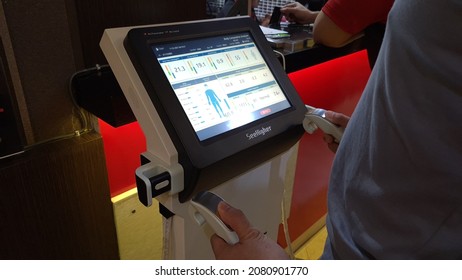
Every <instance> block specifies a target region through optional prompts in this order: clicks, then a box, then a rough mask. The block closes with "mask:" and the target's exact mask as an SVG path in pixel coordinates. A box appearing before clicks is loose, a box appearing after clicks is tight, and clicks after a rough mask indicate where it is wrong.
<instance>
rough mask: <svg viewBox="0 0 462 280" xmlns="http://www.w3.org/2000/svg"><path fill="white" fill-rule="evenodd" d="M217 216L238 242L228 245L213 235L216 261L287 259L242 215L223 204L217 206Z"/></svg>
mask: <svg viewBox="0 0 462 280" xmlns="http://www.w3.org/2000/svg"><path fill="white" fill-rule="evenodd" d="M218 215H219V216H220V218H221V219H222V221H223V222H224V223H225V224H227V225H228V226H229V227H231V228H232V229H233V230H234V231H235V232H236V234H237V236H238V237H239V242H238V243H236V244H235V245H229V244H228V243H226V241H224V240H223V239H221V238H220V237H219V236H218V235H216V234H214V235H212V237H211V238H210V243H211V244H212V249H213V253H214V254H215V258H216V259H217V260H265V259H266V260H278V259H289V257H288V255H287V254H286V253H285V251H284V250H283V249H282V248H281V247H280V246H279V245H278V244H277V243H276V242H275V241H273V240H271V239H270V238H269V237H267V236H266V235H265V234H263V233H262V232H260V231H259V230H258V229H256V228H255V227H253V226H252V225H251V224H250V222H249V221H248V220H247V218H246V216H245V215H244V213H243V212H242V211H241V210H239V209H236V208H233V207H231V206H230V205H228V204H227V203H225V202H220V204H218Z"/></svg>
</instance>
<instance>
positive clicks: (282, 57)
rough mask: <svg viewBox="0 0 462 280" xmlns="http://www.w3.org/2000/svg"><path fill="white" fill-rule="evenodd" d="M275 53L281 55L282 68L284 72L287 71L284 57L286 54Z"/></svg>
mask: <svg viewBox="0 0 462 280" xmlns="http://www.w3.org/2000/svg"><path fill="white" fill-rule="evenodd" d="M273 52H275V53H277V54H279V55H280V56H281V59H282V68H284V71H286V57H285V56H284V54H282V52H280V51H277V50H273Z"/></svg>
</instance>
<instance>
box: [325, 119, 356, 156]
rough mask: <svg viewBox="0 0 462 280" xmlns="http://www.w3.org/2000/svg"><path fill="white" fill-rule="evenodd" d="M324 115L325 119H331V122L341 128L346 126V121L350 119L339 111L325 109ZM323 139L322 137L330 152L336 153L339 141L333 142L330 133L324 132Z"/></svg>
mask: <svg viewBox="0 0 462 280" xmlns="http://www.w3.org/2000/svg"><path fill="white" fill-rule="evenodd" d="M325 117H326V119H327V120H329V121H331V122H332V123H333V124H336V125H338V126H340V127H343V128H346V126H347V125H348V122H349V121H350V117H348V116H346V115H344V114H341V113H337V112H333V111H326V114H325ZM323 139H324V142H326V143H327V147H329V149H330V150H331V151H332V152H334V153H336V152H337V149H338V144H339V143H337V142H335V139H334V137H333V136H332V135H330V134H324V136H323Z"/></svg>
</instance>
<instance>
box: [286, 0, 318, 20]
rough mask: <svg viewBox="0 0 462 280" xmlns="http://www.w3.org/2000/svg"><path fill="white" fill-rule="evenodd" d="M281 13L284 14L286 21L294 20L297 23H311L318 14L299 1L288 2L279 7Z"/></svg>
mask: <svg viewBox="0 0 462 280" xmlns="http://www.w3.org/2000/svg"><path fill="white" fill-rule="evenodd" d="M281 13H282V14H283V15H284V16H285V18H286V19H287V21H288V22H296V23H299V24H308V23H313V22H314V20H315V19H316V16H317V15H318V12H313V11H311V10H309V9H307V8H305V6H303V5H302V4H300V3H299V2H293V3H289V4H287V5H285V6H283V7H281Z"/></svg>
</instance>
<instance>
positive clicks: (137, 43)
mask: <svg viewBox="0 0 462 280" xmlns="http://www.w3.org/2000/svg"><path fill="white" fill-rule="evenodd" d="M240 32H249V34H250V36H251V37H252V38H253V40H254V43H255V45H256V47H257V48H258V50H259V51H260V54H261V56H262V57H263V59H264V60H265V62H266V64H267V65H268V68H269V69H270V70H271V72H272V74H273V76H274V78H275V80H276V81H277V83H278V84H279V86H280V87H281V89H282V90H283V92H284V94H285V96H286V99H287V101H288V102H289V103H290V105H291V107H289V108H287V109H284V110H282V111H280V112H277V113H274V114H272V115H269V116H267V117H264V118H262V119H259V120H256V121H254V122H251V123H249V124H246V125H243V126H241V127H238V128H235V129H233V130H230V131H228V132H225V133H222V134H219V135H217V136H214V137H211V138H208V139H205V140H203V141H200V140H199V138H198V137H197V134H196V131H195V130H194V128H193V126H192V124H191V123H190V121H189V119H188V117H187V115H186V113H185V112H184V110H183V107H182V106H181V104H180V101H179V100H178V98H177V96H176V94H175V92H174V90H173V89H172V87H171V85H170V82H169V81H168V79H167V77H166V76H165V74H164V71H163V70H162V68H161V66H160V64H159V62H158V60H157V57H156V56H155V54H154V52H153V51H152V49H151V48H152V46H153V44H155V43H160V44H165V43H169V42H173V41H179V40H189V39H197V38H200V37H213V36H220V35H227V34H235V33H240ZM125 47H126V49H127V52H128V53H129V55H130V58H131V60H132V62H133V64H134V66H135V68H136V70H137V72H138V74H139V75H140V78H141V80H142V82H143V84H144V86H145V87H146V90H147V92H148V94H149V96H150V98H151V100H152V102H153V104H154V106H155V108H156V110H157V111H158V113H159V115H160V117H161V118H162V121H163V123H164V125H165V127H166V130H167V131H168V133H169V136H170V138H171V139H172V141H173V143H174V144H175V146H176V147H177V149H178V150H179V154H181V153H184V154H185V156H187V157H188V158H189V160H190V162H191V163H192V164H193V165H194V166H196V167H197V168H203V167H206V166H208V165H210V164H212V163H214V162H216V161H218V160H221V159H224V158H226V157H229V156H231V155H233V154H235V153H237V152H240V151H243V150H245V149H248V148H250V147H252V146H253V145H256V144H258V143H260V142H262V141H265V140H266V139H268V138H270V137H272V136H274V135H277V134H280V133H283V132H284V131H285V130H287V129H289V128H291V127H293V126H296V125H300V124H301V122H302V120H303V116H304V111H303V112H301V111H302V110H303V109H302V108H304V105H303V103H302V102H301V100H300V98H299V96H298V94H297V93H296V91H295V89H294V88H293V85H292V83H291V82H290V80H289V79H288V77H287V75H286V73H285V72H284V70H283V69H282V67H281V64H280V62H279V61H278V60H277V58H276V56H275V54H274V53H273V51H272V49H271V48H270V46H269V44H268V43H267V41H266V38H265V37H264V35H263V33H262V32H261V30H260V28H259V26H258V25H257V24H256V23H255V22H254V21H253V20H252V19H250V18H248V17H236V18H226V19H217V20H207V21H199V22H192V23H178V24H167V25H158V26H153V27H141V28H134V29H131V30H130V31H129V32H128V34H127V37H126V39H125ZM281 116H283V118H281ZM275 120H277V121H275ZM266 127H271V131H270V132H271V133H267V134H265V135H260V137H255V138H253V139H251V140H248V137H247V136H246V134H249V133H252V132H255V131H258V130H260V129H262V128H266ZM180 156H181V155H180Z"/></svg>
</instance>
